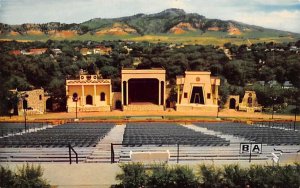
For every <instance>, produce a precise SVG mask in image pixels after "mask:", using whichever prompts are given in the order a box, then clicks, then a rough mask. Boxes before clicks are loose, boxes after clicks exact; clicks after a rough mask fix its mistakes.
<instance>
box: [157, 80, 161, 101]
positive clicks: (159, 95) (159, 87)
mask: <svg viewBox="0 0 300 188" xmlns="http://www.w3.org/2000/svg"><path fill="white" fill-rule="evenodd" d="M160 83H161V82H160V80H158V105H161V84H160Z"/></svg>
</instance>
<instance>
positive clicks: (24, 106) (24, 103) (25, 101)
mask: <svg viewBox="0 0 300 188" xmlns="http://www.w3.org/2000/svg"><path fill="white" fill-rule="evenodd" d="M27 108H28V101H27V100H26V99H24V100H23V109H27Z"/></svg>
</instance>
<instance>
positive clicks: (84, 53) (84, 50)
mask: <svg viewBox="0 0 300 188" xmlns="http://www.w3.org/2000/svg"><path fill="white" fill-rule="evenodd" d="M80 53H81V54H82V55H91V54H93V51H92V50H90V49H88V48H81V49H80Z"/></svg>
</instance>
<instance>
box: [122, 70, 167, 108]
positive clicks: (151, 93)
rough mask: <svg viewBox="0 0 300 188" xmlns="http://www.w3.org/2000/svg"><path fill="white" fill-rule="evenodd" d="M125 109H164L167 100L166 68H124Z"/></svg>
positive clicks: (123, 96)
mask: <svg viewBox="0 0 300 188" xmlns="http://www.w3.org/2000/svg"><path fill="white" fill-rule="evenodd" d="M121 85H122V86H121V87H122V90H121V92H122V107H123V110H131V111H132V110H133V111H151V110H164V107H165V100H166V98H165V97H166V94H165V93H166V70H164V69H161V68H152V69H122V84H121Z"/></svg>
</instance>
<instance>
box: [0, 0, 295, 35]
mask: <svg viewBox="0 0 300 188" xmlns="http://www.w3.org/2000/svg"><path fill="white" fill-rule="evenodd" d="M167 8H181V9H184V10H185V11H186V12H187V13H198V14H201V15H203V16H205V17H207V18H217V19H223V20H236V21H240V22H244V23H248V24H253V25H258V26H263V27H268V28H274V29H279V30H287V31H293V32H297V33H300V0H0V22H1V23H7V24H21V23H45V22H53V21H55V22H64V23H80V22H84V21H87V20H90V19H92V18H99V17H100V18H116V17H121V16H131V15H134V14H137V13H146V14H151V13H157V12H160V11H162V10H164V9H167Z"/></svg>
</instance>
